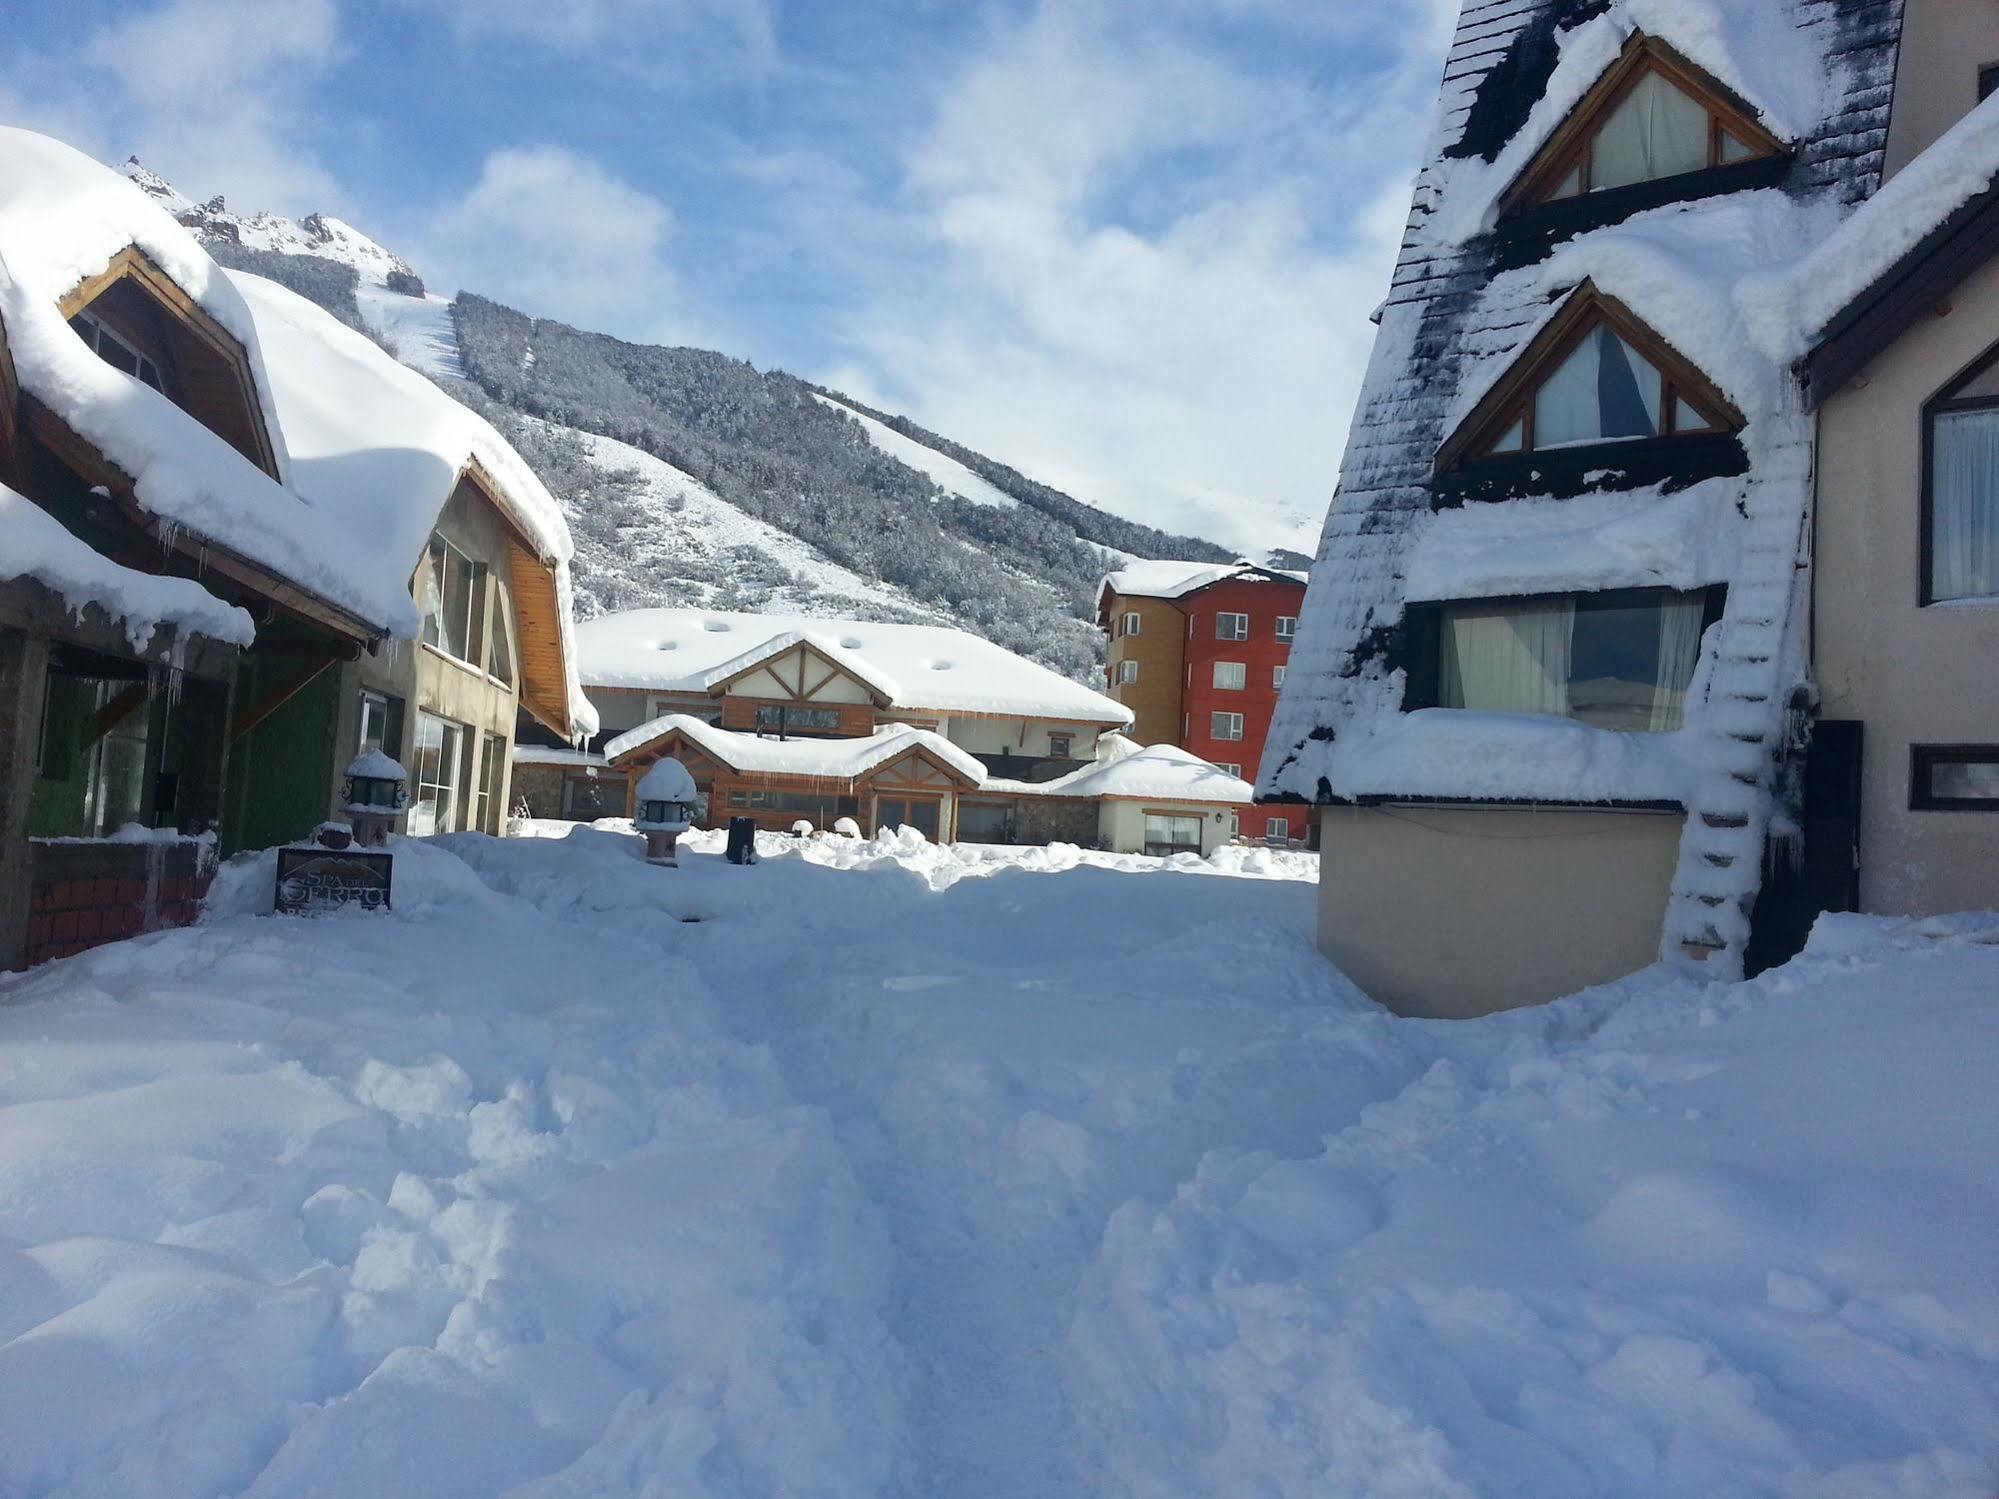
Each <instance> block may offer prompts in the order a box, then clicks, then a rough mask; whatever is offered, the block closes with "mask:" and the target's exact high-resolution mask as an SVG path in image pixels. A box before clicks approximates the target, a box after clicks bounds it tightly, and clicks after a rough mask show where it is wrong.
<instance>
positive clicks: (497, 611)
mask: <svg viewBox="0 0 1999 1499" xmlns="http://www.w3.org/2000/svg"><path fill="white" fill-rule="evenodd" d="M486 669H487V670H488V671H490V672H491V673H492V674H493V675H494V676H496V677H498V678H499V679H500V680H501V681H502V682H505V683H506V684H507V685H508V686H509V687H511V686H513V685H514V601H513V599H512V598H510V597H509V596H508V594H507V590H506V589H504V588H502V587H500V586H499V584H498V583H497V582H496V583H495V584H494V585H493V649H492V654H491V659H490V660H488V662H487V663H486Z"/></svg>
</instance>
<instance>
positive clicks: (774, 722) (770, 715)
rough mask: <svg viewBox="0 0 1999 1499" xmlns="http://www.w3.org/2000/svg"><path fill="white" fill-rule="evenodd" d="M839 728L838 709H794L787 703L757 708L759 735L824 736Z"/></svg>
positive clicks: (768, 704) (767, 704) (762, 705)
mask: <svg viewBox="0 0 1999 1499" xmlns="http://www.w3.org/2000/svg"><path fill="white" fill-rule="evenodd" d="M839 727H840V710H839V709H838V708H794V707H793V706H791V704H789V703H764V704H761V705H759V706H758V708H757V732H758V733H759V734H825V733H827V732H829V731H833V732H837V731H838V729H839Z"/></svg>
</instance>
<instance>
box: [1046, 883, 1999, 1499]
mask: <svg viewBox="0 0 1999 1499" xmlns="http://www.w3.org/2000/svg"><path fill="white" fill-rule="evenodd" d="M1996 940H1999V920H1994V919H1993V918H1984V919H1983V920H1982V921H1981V922H1979V923H1977V925H1976V926H1975V927H1974V928H1973V929H1972V930H1969V931H1966V930H1958V931H1951V930H1948V929H1945V930H1937V931H1927V932H1926V931H1925V930H1924V929H1923V928H1922V927H1920V926H1918V925H1916V924H1913V923H1910V924H1902V923H1883V922H1861V921H1859V920H1857V919H1848V920H1846V921H1844V922H1840V923H1838V924H1837V925H1836V926H1834V927H1833V928H1832V929H1831V930H1830V931H1828V930H1827V929H1826V928H1824V927H1822V928H1821V931H1820V933H1819V934H1817V935H1816V936H1815V938H1814V941H1813V943H1812V945H1811V947H1810V948H1809V949H1808V950H1807V952H1806V953H1805V955H1804V956H1803V957H1802V958H1800V959H1799V960H1798V961H1797V962H1795V963H1793V964H1791V965H1789V966H1788V967H1786V968H1783V969H1780V970H1777V971H1776V972H1774V973H1771V974H1769V975H1766V976H1765V977H1764V978H1762V979H1760V980H1757V981H1756V982H1754V983H1751V984H1747V985H1741V986H1736V987H1732V988H1731V987H1722V986H1715V987H1708V988H1703V987H1698V986H1696V985H1693V984H1691V983H1677V984H1676V983H1666V982H1662V981H1660V980H1658V979H1657V978H1656V977H1654V976H1652V975H1644V976H1640V977H1639V978H1637V979H1634V980H1631V981H1628V982H1626V983H1625V984H1622V985H1617V986H1612V987H1611V988H1610V989H1608V990H1604V991H1599V992H1596V993H1593V994H1590V995H1586V996H1583V997H1581V998H1578V999H1576V1000H1573V1001H1570V1002H1569V1003H1567V1004H1563V1005H1557V1006H1554V1007H1551V1008H1548V1009H1545V1010H1537V1011H1532V1012H1523V1013H1520V1014H1518V1015H1516V1016H1515V1017H1512V1018H1511V1019H1500V1020H1495V1021H1492V1022H1481V1023H1480V1024H1479V1025H1477V1026H1473V1027H1449V1028H1447V1030H1446V1034H1445V1036H1444V1037H1443V1045H1442V1047H1441V1051H1442V1053H1443V1054H1442V1055H1441V1056H1439V1057H1438V1059H1437V1060H1436V1061H1434V1062H1433V1063H1432V1064H1431V1065H1430V1066H1429V1067H1428V1068H1427V1069H1426V1070H1425V1071H1424V1072H1423V1073H1422V1075H1421V1076H1420V1077H1419V1078H1418V1079H1417V1080H1416V1081H1415V1082H1414V1083H1412V1084H1411V1085H1410V1086H1409V1087H1407V1088H1406V1089H1404V1090H1403V1091H1402V1092H1401V1093H1400V1094H1399V1095H1397V1096H1395V1097H1394V1098H1392V1099H1388V1100H1386V1101H1384V1102H1382V1103H1380V1104H1377V1105H1375V1106H1373V1107H1370V1108H1368V1109H1366V1110H1364V1111H1363V1112H1362V1113H1361V1115H1360V1117H1359V1118H1358V1119H1357V1120H1356V1121H1354V1122H1353V1123H1351V1124H1349V1125H1348V1126H1346V1127H1345V1128H1344V1129H1341V1130H1339V1131H1337V1132H1335V1133H1333V1134H1332V1135H1331V1136H1330V1137H1329V1139H1328V1140H1327V1141H1326V1142H1325V1145H1324V1147H1323V1148H1322V1149H1319V1150H1316V1151H1312V1152H1304V1153H1298V1154H1290V1155H1287V1154H1285V1153H1283V1152H1271V1151H1218V1152H1215V1153H1213V1154H1211V1155H1209V1156H1208V1157H1207V1158H1206V1159H1205V1160H1203V1161H1202V1163H1201V1164H1200V1166H1199V1168H1198V1169H1197V1170H1196V1171H1195V1172H1194V1173H1193V1175H1192V1176H1191V1178H1190V1179H1189V1180H1187V1181H1186V1182H1184V1183H1183V1184H1182V1185H1181V1186H1180V1188H1179V1189H1178V1191H1177V1192H1176V1193H1175V1194H1174V1195H1173V1196H1172V1198H1171V1199H1169V1200H1167V1201H1164V1202H1162V1203H1141V1202H1133V1203H1130V1204H1128V1205H1127V1206H1126V1207H1125V1208H1123V1209H1122V1210H1120V1212H1119V1213H1118V1214H1117V1215H1116V1217H1115V1218H1114V1219H1113V1221H1112V1224H1111V1226H1110V1229H1109V1231H1108V1233H1107V1234H1106V1236H1105V1239H1104V1242H1103V1246H1102V1248H1101V1250H1100V1252H1099V1253H1098V1255H1097V1262H1096V1265H1095V1267H1094V1269H1093V1270H1092V1272H1091V1273H1090V1275H1089V1277H1088V1280H1087V1282H1086V1285H1085V1288H1084V1291H1083V1293H1082V1295H1081V1297H1080V1300H1079V1304H1078V1308H1077V1313H1076V1316H1075V1318H1074V1321H1073V1323H1072V1326H1071V1329H1070V1336H1069V1342H1068V1347H1067V1350H1066V1352H1065V1363H1066V1365H1067V1368H1068V1371H1069V1380H1070V1384H1069V1398H1070V1399H1072V1400H1074V1401H1075V1402H1077V1403H1078V1405H1079V1406H1081V1407H1082V1408H1083V1409H1085V1410H1086V1411H1088V1412H1090V1413H1091V1424H1092V1426H1093V1428H1094V1432H1095V1437H1096V1441H1095V1444H1094V1450H1095V1452H1096V1454H1097V1460H1098V1461H1099V1462H1101V1464H1102V1466H1103V1471H1104V1472H1105V1473H1106V1474H1108V1475H1111V1477H1110V1478H1109V1479H1108V1481H1107V1482H1106V1485H1105V1488H1106V1491H1107V1492H1115V1493H1121V1494H1167V1493H1171V1494H1175V1495H1208V1494H1213V1495H1233V1494H1239V1493H1242V1492H1244V1491H1245V1488H1246V1483H1245V1479H1246V1477H1247V1475H1252V1474H1253V1475H1255V1478H1256V1481H1257V1485H1258V1486H1260V1488H1261V1490H1262V1491H1264V1492H1270V1493H1305V1492H1312V1491H1324V1492H1338V1493H1368V1494H1410V1495H1418V1494H1420V1495H1425V1496H1431V1495H1437V1496H1443V1495H1455V1496H1465V1499H1470V1496H1474V1495H1478V1496H1483V1495H1491V1494H1535V1495H1564V1496H1567V1495H1575V1496H1583V1495H1604V1496H1609V1495H1617V1496H1620V1499H1646V1496H1652V1495H1658V1496H1662V1499H1663V1496H1679V1495H1685V1494H1690V1493H1719V1492H1727V1493H1731V1494H1742V1495H1773V1496H1774V1495H1787V1496H1788V1495H1804V1494H1813V1495H1842V1496H1863V1495H1866V1496H1882V1499H1887V1496H1901V1495H1912V1494H1924V1495H1934V1496H1961V1499H1973V1496H1980V1495H1985V1494H1989V1493H1990V1492H1991V1490H1992V1483H1993V1474H1994V1469H1993V1457H1992V1451H1993V1447H1992V1439H1991V1434H1990V1433H1991V1430H1992V1423H1993V1421H1994V1418H1995V1414H1999V1393H1996V1392H1999V1381H1995V1377H1994V1376H1995V1374H1999V1291H1995V1288H1994V1283H1993V1281H1992V1278H1991V1276H1990V1275H1989V1273H1988V1267H1987V1266H1986V1264H1985V1263H1984V1262H1985V1258H1986V1256H1985V1251H1984V1248H1983V1246H1984V1245H1986V1244H1989V1243H1990V1241H1991V1235H1992V1234H1993V1233H1994V1231H1995V1230H1999V1192H1995V1191H1994V1187H1993V1183H1992V1179H1991V1173H1990V1170H1989V1166H1988V1163H1989V1159H1990V1151H1991V1149H1992V1147H1993V1145H1994V1144H1995V1143H1999V1128H1995V1126H1996V1125H1999V1115H1995V1112H1994V1110H1993V1109H1992V1107H1991V1102H1990V1099H1989V1096H1988V1090H1987V1088H1986V1087H1985V1083H1984V1078H1985V1076H1986V1073H1987V1071H1988V1069H1989V1067H1990V1065H1991V1064H1992V1062H1993V1061H1994V1060H1999V1012H1995V1011H1994V1009H1993V1007H1992V1006H1991V1005H1990V1003H1989V1002H1988V997H1989V995H1990V993H1991V992H1992V986H1993V985H1994V984H1995V982H1999V945H1995V941H1996ZM1918 1098H1920V1099H1921V1100H1922V1101H1923V1103H1922V1107H1920V1108H1911V1107H1909V1101H1910V1100H1912V1099H1918Z"/></svg>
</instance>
